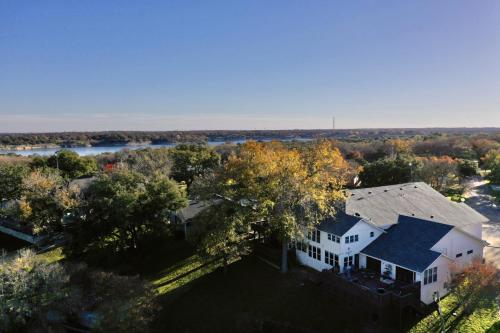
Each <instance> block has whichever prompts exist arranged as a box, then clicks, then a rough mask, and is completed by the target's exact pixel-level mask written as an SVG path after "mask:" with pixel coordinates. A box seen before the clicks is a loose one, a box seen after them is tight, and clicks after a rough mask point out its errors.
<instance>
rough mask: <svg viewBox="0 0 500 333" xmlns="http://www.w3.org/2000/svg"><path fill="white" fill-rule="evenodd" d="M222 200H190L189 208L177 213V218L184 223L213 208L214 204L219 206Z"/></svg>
mask: <svg viewBox="0 0 500 333" xmlns="http://www.w3.org/2000/svg"><path fill="white" fill-rule="evenodd" d="M221 201H222V199H217V200H190V201H189V204H188V206H186V207H184V208H182V209H180V210H178V211H177V212H176V215H177V217H178V218H179V219H180V220H181V221H182V223H184V222H186V221H188V220H190V219H192V218H194V217H196V216H197V215H198V214H200V213H201V212H203V211H204V210H205V209H207V208H209V207H211V206H212V205H214V204H218V203H220V202H221Z"/></svg>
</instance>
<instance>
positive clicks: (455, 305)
mask: <svg viewBox="0 0 500 333" xmlns="http://www.w3.org/2000/svg"><path fill="white" fill-rule="evenodd" d="M497 295H498V292H497V291H495V290H493V289H492V288H488V289H486V290H484V291H483V292H481V293H480V294H479V295H478V296H475V297H472V298H469V299H468V301H469V302H470V303H472V304H473V306H471V307H470V308H471V310H468V309H467V307H466V306H464V304H463V303H462V302H460V301H459V300H458V298H457V296H456V294H454V293H451V294H450V295H448V296H447V297H445V298H444V299H443V300H442V301H441V308H442V311H443V318H444V327H445V331H446V332H457V333H483V332H487V331H488V330H490V331H488V332H492V333H493V332H499V331H500V330H498V329H497V331H494V329H493V328H492V326H493V325H494V324H495V323H496V322H498V321H500V316H499V310H500V309H499V307H498V304H497V301H496V299H495V296H497ZM453 313H455V314H453ZM440 323H441V321H440V319H439V316H438V313H437V312H433V313H432V314H430V315H429V316H427V317H426V318H424V319H423V320H422V321H420V322H419V323H418V324H417V325H416V326H415V327H413V328H412V329H411V331H410V332H411V333H432V332H436V333H437V332H440V327H441V324H440Z"/></svg>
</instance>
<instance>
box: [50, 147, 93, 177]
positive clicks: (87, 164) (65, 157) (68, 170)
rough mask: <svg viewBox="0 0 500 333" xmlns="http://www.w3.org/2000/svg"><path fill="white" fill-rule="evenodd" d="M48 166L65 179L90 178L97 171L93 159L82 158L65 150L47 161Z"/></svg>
mask: <svg viewBox="0 0 500 333" xmlns="http://www.w3.org/2000/svg"><path fill="white" fill-rule="evenodd" d="M47 166H49V167H51V168H54V169H58V170H59V171H60V172H61V175H62V176H64V177H65V178H69V179H73V178H78V177H82V176H89V175H92V174H94V173H95V172H96V171H97V164H96V162H95V159H93V158H85V157H80V155H78V154H77V153H75V152H74V151H71V150H67V149H63V150H60V151H59V152H57V153H56V154H54V155H52V156H50V157H49V158H48V159H47Z"/></svg>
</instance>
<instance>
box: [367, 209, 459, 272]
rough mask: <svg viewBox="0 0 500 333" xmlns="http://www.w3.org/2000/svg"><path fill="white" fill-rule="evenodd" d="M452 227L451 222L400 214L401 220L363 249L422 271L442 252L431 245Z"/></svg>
mask: <svg viewBox="0 0 500 333" xmlns="http://www.w3.org/2000/svg"><path fill="white" fill-rule="evenodd" d="M452 229H453V226H451V225H447V224H443V223H438V222H433V221H428V220H423V219H419V218H415V217H411V216H403V215H400V216H399V217H398V220H397V224H395V225H393V226H391V227H390V228H389V229H388V230H387V233H385V234H382V235H381V236H380V237H378V238H377V239H376V240H375V241H373V242H372V243H370V244H369V245H368V246H367V247H365V248H364V249H363V250H362V251H361V252H362V253H364V254H366V255H368V256H370V257H374V258H378V259H381V260H385V261H389V262H392V263H394V264H396V265H399V266H402V267H405V268H407V269H411V270H414V271H416V272H422V271H423V270H425V269H426V268H427V267H428V266H429V265H430V264H432V263H433V262H434V261H435V260H436V259H437V258H438V257H439V256H440V255H441V253H439V252H436V251H433V250H431V248H432V247H433V246H434V244H436V243H437V242H438V241H439V240H440V239H441V238H443V237H444V236H445V235H446V234H447V233H448V232H450V230H452Z"/></svg>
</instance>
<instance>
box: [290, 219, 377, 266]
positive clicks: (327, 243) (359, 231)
mask: <svg viewBox="0 0 500 333" xmlns="http://www.w3.org/2000/svg"><path fill="white" fill-rule="evenodd" d="M370 232H373V237H370ZM381 233H382V232H381V231H380V230H379V229H377V228H375V227H373V226H372V225H370V224H368V223H366V222H363V221H359V222H358V223H356V224H355V225H354V226H353V227H352V228H351V229H349V230H348V231H347V232H346V233H345V234H344V235H337V236H340V244H339V243H336V242H335V241H332V240H328V234H327V233H326V232H324V231H321V236H320V243H317V242H313V241H311V240H309V239H307V238H306V239H304V242H305V243H309V244H311V245H313V246H316V247H319V248H320V249H321V261H319V260H316V259H314V258H312V257H309V255H308V253H304V252H302V251H300V250H298V249H297V250H296V254H297V259H298V260H299V262H300V263H301V264H303V265H306V266H309V267H311V268H313V269H315V270H318V271H321V270H323V269H331V268H332V266H330V265H329V264H326V263H325V251H328V252H331V253H334V254H336V255H338V257H339V266H340V271H341V272H343V270H344V258H345V257H348V256H352V257H353V259H354V256H355V255H356V254H359V252H360V251H361V250H362V249H364V248H365V247H366V246H367V245H368V244H370V243H371V242H373V241H374V240H375V239H377V237H378V236H380V234H381ZM351 235H352V236H354V235H358V241H357V242H354V243H346V242H345V237H346V236H347V237H349V236H351ZM354 264H356V263H354Z"/></svg>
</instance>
